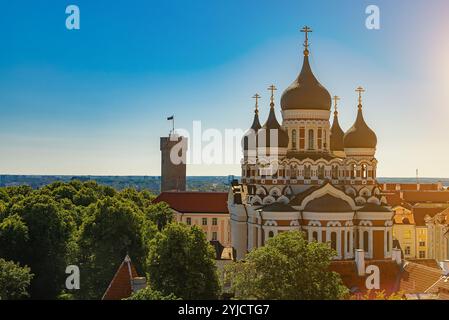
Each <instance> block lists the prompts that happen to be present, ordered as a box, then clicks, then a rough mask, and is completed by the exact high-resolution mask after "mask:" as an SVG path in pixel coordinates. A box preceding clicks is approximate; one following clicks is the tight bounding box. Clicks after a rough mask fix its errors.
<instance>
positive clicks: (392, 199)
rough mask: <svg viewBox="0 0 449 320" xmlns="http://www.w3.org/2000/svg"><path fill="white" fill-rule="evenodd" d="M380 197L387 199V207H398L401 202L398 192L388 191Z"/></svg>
mask: <svg viewBox="0 0 449 320" xmlns="http://www.w3.org/2000/svg"><path fill="white" fill-rule="evenodd" d="M382 195H383V196H385V198H386V199H387V203H388V205H390V206H392V207H394V206H397V205H400V204H401V203H402V202H403V200H402V199H401V194H400V192H399V191H396V192H392V191H391V192H390V191H388V192H385V193H383V194H382Z"/></svg>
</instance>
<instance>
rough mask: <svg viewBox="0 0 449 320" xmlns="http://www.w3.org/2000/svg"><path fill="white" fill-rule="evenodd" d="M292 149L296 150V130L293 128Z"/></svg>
mask: <svg viewBox="0 0 449 320" xmlns="http://www.w3.org/2000/svg"><path fill="white" fill-rule="evenodd" d="M292 149H293V150H296V130H295V129H293V130H292Z"/></svg>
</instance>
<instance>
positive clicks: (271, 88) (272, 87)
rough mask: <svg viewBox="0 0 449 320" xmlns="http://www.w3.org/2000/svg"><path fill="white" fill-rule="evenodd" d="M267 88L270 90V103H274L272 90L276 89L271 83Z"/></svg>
mask: <svg viewBox="0 0 449 320" xmlns="http://www.w3.org/2000/svg"><path fill="white" fill-rule="evenodd" d="M268 90H270V91H271V98H270V101H271V104H273V105H274V92H275V91H276V90H277V88H276V87H275V86H274V84H272V85H271V86H269V87H268Z"/></svg>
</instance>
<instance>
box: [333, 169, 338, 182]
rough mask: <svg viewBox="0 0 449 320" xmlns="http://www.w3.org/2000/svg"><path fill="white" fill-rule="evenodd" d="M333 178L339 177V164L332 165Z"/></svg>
mask: <svg viewBox="0 0 449 320" xmlns="http://www.w3.org/2000/svg"><path fill="white" fill-rule="evenodd" d="M332 179H334V180H336V179H338V166H332Z"/></svg>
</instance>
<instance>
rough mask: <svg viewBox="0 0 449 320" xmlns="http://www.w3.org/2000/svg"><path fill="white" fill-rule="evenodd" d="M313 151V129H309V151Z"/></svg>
mask: <svg viewBox="0 0 449 320" xmlns="http://www.w3.org/2000/svg"><path fill="white" fill-rule="evenodd" d="M313 149H314V137H313V129H309V150H313Z"/></svg>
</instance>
